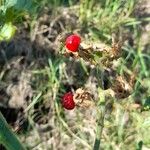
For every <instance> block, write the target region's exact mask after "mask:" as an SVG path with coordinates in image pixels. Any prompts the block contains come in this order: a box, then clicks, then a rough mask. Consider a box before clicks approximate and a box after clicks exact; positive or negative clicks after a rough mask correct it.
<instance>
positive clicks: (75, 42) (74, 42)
mask: <svg viewBox="0 0 150 150" xmlns="http://www.w3.org/2000/svg"><path fill="white" fill-rule="evenodd" d="M80 42H81V38H80V37H79V36H78V35H75V34H73V35H70V36H68V37H67V39H66V42H65V45H66V48H67V49H68V50H69V51H71V52H77V51H78V48H79V45H80Z"/></svg>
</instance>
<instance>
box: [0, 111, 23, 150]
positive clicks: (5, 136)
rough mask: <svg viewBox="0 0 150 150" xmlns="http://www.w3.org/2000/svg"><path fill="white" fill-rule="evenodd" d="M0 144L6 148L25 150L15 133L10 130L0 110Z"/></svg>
mask: <svg viewBox="0 0 150 150" xmlns="http://www.w3.org/2000/svg"><path fill="white" fill-rule="evenodd" d="M0 144H2V145H3V146H4V147H5V148H6V149H7V150H25V148H24V147H23V146H22V144H21V143H20V141H19V140H18V139H17V137H16V135H15V134H14V133H13V132H12V131H11V130H10V128H9V126H8V124H7V122H6V120H5V119H4V117H3V115H2V114H1V112H0Z"/></svg>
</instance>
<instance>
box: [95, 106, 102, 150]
mask: <svg viewBox="0 0 150 150" xmlns="http://www.w3.org/2000/svg"><path fill="white" fill-rule="evenodd" d="M104 118H105V105H104V104H102V105H100V111H99V110H98V117H97V129H96V130H97V131H96V139H95V143H94V147H93V150H100V143H101V136H102V131H103V127H104Z"/></svg>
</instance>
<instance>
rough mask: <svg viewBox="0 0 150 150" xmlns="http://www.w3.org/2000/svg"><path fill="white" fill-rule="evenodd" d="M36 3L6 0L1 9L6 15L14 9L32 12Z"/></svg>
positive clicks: (29, 0) (22, 0) (28, 0)
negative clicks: (8, 10) (7, 11)
mask: <svg viewBox="0 0 150 150" xmlns="http://www.w3.org/2000/svg"><path fill="white" fill-rule="evenodd" d="M33 5H34V3H33V1H32V0H6V1H5V2H4V3H3V4H2V6H1V7H0V10H2V11H3V13H6V10H7V9H9V8H11V7H14V8H15V9H17V10H21V11H22V10H27V11H32V10H33V7H32V6H33Z"/></svg>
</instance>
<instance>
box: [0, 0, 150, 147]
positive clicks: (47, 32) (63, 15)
mask: <svg viewBox="0 0 150 150" xmlns="http://www.w3.org/2000/svg"><path fill="white" fill-rule="evenodd" d="M60 9H61V10H59V11H58V14H57V16H56V15H55V14H52V12H51V10H49V9H48V8H45V9H44V11H43V12H42V13H41V14H40V15H39V17H38V19H37V20H36V23H35V24H34V27H33V28H32V30H30V27H29V22H30V18H28V16H26V17H25V18H24V22H23V25H21V26H20V25H18V31H17V33H16V35H15V37H14V38H13V39H12V40H11V41H10V42H2V43H0V80H1V82H0V111H1V112H2V114H3V115H4V116H5V118H6V120H7V121H8V123H9V124H10V125H11V127H12V129H13V130H14V131H15V132H16V133H18V134H20V136H21V133H25V135H24V137H23V136H21V139H22V141H24V142H25V143H28V144H29V145H30V147H33V146H34V142H35V141H36V139H38V138H40V139H42V141H43V143H40V144H39V145H37V146H36V148H33V150H36V149H39V150H40V149H42V146H43V145H44V144H46V143H48V144H50V145H53V149H57V150H59V149H61V150H62V149H65V148H62V147H64V145H67V149H71V150H74V149H76V147H72V145H74V144H75V143H77V142H76V141H75V143H70V144H68V143H65V142H64V141H63V142H62V141H61V138H64V139H66V141H67V140H68V138H69V137H67V136H66V137H62V136H63V135H60V132H58V129H57V128H55V124H54V119H55V118H54V116H53V115H55V114H53V113H54V110H53V107H52V106H53V105H54V104H51V103H48V102H47V101H45V102H44V103H43V104H42V106H40V104H36V105H35V106H34V109H33V111H34V112H33V116H34V115H37V116H39V117H37V118H36V117H35V120H34V121H35V122H36V128H37V131H38V132H39V136H40V137H36V136H35V135H37V134H36V132H37V131H35V130H34V129H33V128H32V127H30V129H29V127H28V123H29V122H28V119H27V116H26V115H25V114H24V110H26V108H27V106H29V105H30V103H31V100H32V98H33V96H34V95H35V94H37V90H38V91H40V88H39V89H37V86H38V85H39V87H40V86H41V83H40V82H41V81H39V78H38V77H37V76H36V75H34V74H33V70H42V69H43V68H45V65H47V59H48V58H50V59H52V60H54V61H56V60H57V59H58V58H60V57H62V56H61V54H60V53H59V49H60V46H61V45H60V41H61V38H62V37H63V36H65V35H66V34H68V33H66V28H69V29H70V31H73V32H78V33H80V34H81V36H82V37H84V36H86V32H84V30H83V29H81V28H80V27H79V26H78V24H79V23H78V17H77V16H76V13H75V12H74V10H71V11H70V10H69V9H68V8H60ZM134 13H135V14H134V15H135V16H136V17H139V18H140V17H143V16H149V17H150V1H149V0H145V2H143V1H142V4H139V5H137V8H136V10H135V12H134ZM140 28H141V31H142V35H141V41H142V42H141V43H142V46H143V47H144V49H145V50H148V49H149V48H150V44H149V42H150V41H149V39H150V34H149V31H150V23H149V24H141V25H140ZM133 43H134V40H133ZM148 53H149V54H150V52H148ZM70 68H73V69H72V71H69V70H70ZM80 68H82V66H80V64H79V63H78V61H74V60H72V59H69V63H68V65H67V69H66V70H68V75H69V76H70V77H69V79H68V80H69V82H70V85H68V83H66V81H62V82H63V83H64V85H65V87H66V89H70V87H73V88H78V87H80V86H83V85H86V86H87V87H88V86H90V87H91V86H92V89H93V93H95V91H94V90H95V89H96V87H97V81H96V79H95V77H94V76H93V74H94V70H93V71H91V75H90V76H88V75H86V73H85V72H82V73H81V72H80ZM77 74H78V76H77ZM79 80H81V81H82V82H77V81H79ZM43 82H46V79H45V81H43ZM42 85H43V83H42ZM50 95H51V94H50V93H49V96H48V98H50ZM37 111H38V113H39V114H37V113H36V112H37ZM43 112H44V115H42V117H40V115H41V114H40V113H43ZM85 114H86V115H85ZM94 114H95V112H94V111H90V110H88V111H87V112H84V115H85V116H86V117H85V120H84V121H85V122H84V124H89V126H88V127H85V128H83V129H84V130H85V132H86V130H88V132H87V134H89V132H90V136H91V138H94V129H93V126H95V123H94V121H95V118H94ZM74 115H75V114H74V113H70V114H69V115H67V117H68V120H71V118H72V117H74ZM76 115H78V114H76ZM82 115H83V114H82ZM82 115H79V116H80V117H82ZM89 116H90V117H92V119H90V120H91V122H90V121H89V120H88V117H89ZM74 121H75V120H74ZM69 123H70V125H69V126H72V125H71V124H73V122H71V121H70V122H69ZM58 126H59V125H58ZM72 128H73V127H72ZM27 130H28V131H30V133H28V134H27V133H26V131H27ZM49 131H51V132H50V133H51V134H52V135H49V134H50V133H49ZM64 136H65V135H64ZM49 137H50V139H48V138H49ZM56 139H57V140H56ZM90 140H91V139H90V137H89V141H90ZM60 141H61V142H60ZM52 143H53V144H52ZM81 148H82V147H81ZM85 149H86V148H85Z"/></svg>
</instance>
